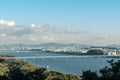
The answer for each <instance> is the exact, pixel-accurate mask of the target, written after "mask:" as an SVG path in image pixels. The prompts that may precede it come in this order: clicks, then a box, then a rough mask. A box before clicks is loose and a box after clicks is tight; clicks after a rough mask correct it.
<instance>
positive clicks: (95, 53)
mask: <svg viewBox="0 0 120 80" xmlns="http://www.w3.org/2000/svg"><path fill="white" fill-rule="evenodd" d="M86 54H87V55H103V51H102V50H89V51H88V52H87V53H86Z"/></svg>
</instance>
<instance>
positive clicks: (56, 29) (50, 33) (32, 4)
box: [0, 0, 120, 46]
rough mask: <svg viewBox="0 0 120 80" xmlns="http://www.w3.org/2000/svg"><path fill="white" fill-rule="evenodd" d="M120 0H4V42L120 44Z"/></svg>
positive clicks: (0, 36)
mask: <svg viewBox="0 0 120 80" xmlns="http://www.w3.org/2000/svg"><path fill="white" fill-rule="evenodd" d="M119 4H120V1H119V0H114V1H113V0H100V1H96V0H84V1H82V0H69V1H67V0H59V1H58V0H57V1H55V0H19V1H17V0H9V1H8V0H1V1H0V10H1V13H0V14H1V15H0V44H16V43H17V44H19V43H20V44H31V43H32V44H37V43H38V44H40V43H48V42H56V43H79V44H89V45H100V46H101V45H109V44H120V37H119V35H120V31H119V30H120V22H119V21H120V11H119V9H120V5H119Z"/></svg>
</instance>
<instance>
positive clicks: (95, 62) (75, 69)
mask: <svg viewBox="0 0 120 80" xmlns="http://www.w3.org/2000/svg"><path fill="white" fill-rule="evenodd" d="M1 53H2V54H8V55H14V56H63V55H64V56H69V55H68V54H54V53H42V52H32V51H1ZM111 59H115V60H118V59H119V58H58V59H49V58H48V59H26V60H27V61H28V62H30V63H31V64H33V65H35V66H40V67H46V66H49V69H50V70H54V71H59V72H62V73H69V74H74V75H81V74H82V71H83V70H89V69H90V70H93V71H98V70H99V69H101V68H103V67H105V66H106V65H108V63H107V60H111Z"/></svg>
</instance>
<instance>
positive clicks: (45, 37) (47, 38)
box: [42, 36, 57, 42]
mask: <svg viewBox="0 0 120 80" xmlns="http://www.w3.org/2000/svg"><path fill="white" fill-rule="evenodd" d="M42 39H43V40H45V41H48V42H51V41H56V40H57V39H56V38H54V37H50V36H43V37H42Z"/></svg>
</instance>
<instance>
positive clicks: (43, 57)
mask: <svg viewBox="0 0 120 80" xmlns="http://www.w3.org/2000/svg"><path fill="white" fill-rule="evenodd" d="M47 58H51V59H57V58H120V55H115V56H111V55H89V56H88V55H78V56H73V55H71V56H23V57H0V59H47Z"/></svg>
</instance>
